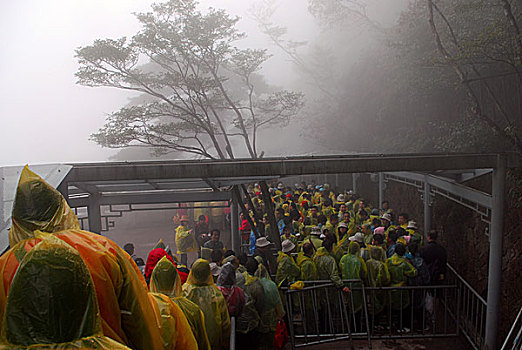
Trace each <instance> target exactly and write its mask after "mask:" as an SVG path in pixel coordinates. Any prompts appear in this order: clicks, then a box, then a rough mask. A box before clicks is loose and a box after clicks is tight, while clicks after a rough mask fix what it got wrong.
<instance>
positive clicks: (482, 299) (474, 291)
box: [446, 263, 488, 305]
mask: <svg viewBox="0 0 522 350" xmlns="http://www.w3.org/2000/svg"><path fill="white" fill-rule="evenodd" d="M446 266H447V267H448V268H449V269H450V270H451V272H453V273H454V274H455V277H457V278H458V280H459V281H460V282H461V283H463V284H464V285H465V286H466V287H467V288H468V289H469V290H470V291H471V292H472V293H473V294H474V295H475V296H476V297H477V299H478V300H480V301H481V302H482V303H483V304H484V305H487V303H488V302H487V301H486V300H484V298H483V297H482V296H481V295H480V294H479V293H478V292H477V291H476V290H475V289H474V288H473V287H472V286H471V285H470V284H469V283H468V282H466V280H465V279H464V278H463V277H462V276H461V275H459V273H458V272H457V271H456V270H455V269H454V268H453V266H451V265H450V264H449V263H447V264H446Z"/></svg>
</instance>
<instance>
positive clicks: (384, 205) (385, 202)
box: [382, 201, 390, 210]
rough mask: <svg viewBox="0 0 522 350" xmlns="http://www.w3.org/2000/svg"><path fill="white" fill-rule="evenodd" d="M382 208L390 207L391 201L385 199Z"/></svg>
mask: <svg viewBox="0 0 522 350" xmlns="http://www.w3.org/2000/svg"><path fill="white" fill-rule="evenodd" d="M382 209H383V210H388V209H390V202H388V201H383V202H382Z"/></svg>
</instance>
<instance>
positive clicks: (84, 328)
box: [0, 234, 129, 350]
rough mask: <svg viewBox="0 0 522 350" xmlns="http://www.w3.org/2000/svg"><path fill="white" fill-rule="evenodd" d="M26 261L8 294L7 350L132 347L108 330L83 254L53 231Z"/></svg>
mask: <svg viewBox="0 0 522 350" xmlns="http://www.w3.org/2000/svg"><path fill="white" fill-rule="evenodd" d="M41 237H42V238H43V240H42V241H41V242H40V243H39V244H37V245H36V246H35V247H34V248H33V249H32V250H31V251H30V252H28V253H27V254H25V256H24V257H23V259H22V260H21V262H20V267H19V268H18V271H17V273H16V276H15V278H14V279H13V283H12V285H11V290H10V291H9V295H8V298H7V306H6V312H5V319H4V322H3V324H2V331H1V334H2V340H1V342H0V348H1V349H13V350H14V349H116V350H123V349H129V348H128V347H126V346H125V345H122V344H120V343H117V342H115V341H114V340H112V339H111V338H108V337H106V336H104V335H103V334H102V328H101V319H100V315H99V309H98V301H97V298H96V294H95V291H94V284H93V281H92V278H91V275H90V273H89V270H88V269H87V267H86V266H85V263H84V262H83V260H82V258H81V256H80V255H79V254H78V252H76V251H75V250H74V249H72V247H71V246H69V245H68V244H66V243H64V242H63V241H61V240H58V239H56V238H54V237H52V236H50V235H48V234H41Z"/></svg>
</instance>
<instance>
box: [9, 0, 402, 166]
mask: <svg viewBox="0 0 522 350" xmlns="http://www.w3.org/2000/svg"><path fill="white" fill-rule="evenodd" d="M261 1H264V3H265V4H272V5H273V6H275V7H276V8H277V10H276V12H275V14H274V16H273V18H272V21H273V22H274V23H275V24H276V25H281V26H284V27H286V28H288V34H287V38H289V39H291V40H295V41H307V42H308V44H307V45H304V46H303V47H301V48H300V49H299V50H300V51H299V53H300V54H302V55H303V57H304V56H307V55H308V57H309V59H310V60H313V58H314V57H319V58H320V59H321V60H323V62H322V64H323V65H325V66H326V67H325V69H326V68H328V69H330V70H331V72H330V73H329V74H333V75H335V76H342V77H345V78H344V80H340V81H339V82H338V84H340V85H339V86H335V84H336V82H334V81H332V83H331V84H330V86H329V87H328V88H329V89H331V90H332V91H336V93H337V91H339V90H342V89H344V88H346V84H348V83H346V82H347V81H348V82H349V84H359V83H360V82H359V81H355V80H354V81H351V80H350V78H349V77H350V74H352V73H351V69H352V66H353V65H354V64H356V63H357V62H358V61H360V60H361V58H363V57H365V55H366V54H367V51H368V50H369V49H370V48H374V47H375V46H378V45H379V44H380V43H379V42H378V41H376V39H375V38H376V37H379V35H380V36H382V33H380V34H379V33H377V34H376V33H375V31H372V30H371V29H370V28H368V26H365V25H364V23H360V22H354V23H340V24H339V23H337V24H333V25H332V26H331V27H330V28H326V29H325V26H322V27H321V26H320V25H318V20H317V19H316V18H315V19H314V17H312V15H311V14H310V13H309V11H308V8H307V2H306V1H302V0H291V1H290V0H285V1H283V0H279V1H277V0H274V1H266V0H248V1H236V0H219V1H218V0H204V1H200V4H201V8H207V7H208V6H212V7H215V8H224V9H226V10H227V11H228V12H229V13H230V14H232V15H238V16H240V17H241V18H242V19H241V20H240V22H239V23H238V29H239V30H241V31H244V32H246V33H247V34H248V37H247V38H246V39H245V40H243V41H241V42H240V43H238V45H239V46H241V47H253V48H266V49H268V50H269V52H270V54H272V55H273V57H272V58H271V59H269V60H268V61H267V62H266V63H265V64H264V66H263V70H262V71H261V73H262V74H263V75H264V76H265V79H266V81H267V82H268V83H270V84H273V85H276V86H279V87H281V88H287V89H293V90H296V91H302V92H304V93H305V98H306V107H305V108H304V109H303V110H302V111H301V112H300V113H299V115H298V116H297V117H296V118H295V119H294V120H292V122H291V123H290V125H288V126H286V127H275V128H272V129H269V130H265V131H263V132H260V142H259V143H260V148H261V149H263V150H265V151H266V154H267V155H272V156H277V155H291V154H320V153H322V154H325V153H341V152H349V151H350V149H349V148H348V149H347V147H345V146H344V145H343V144H338V145H336V144H335V143H334V144H332V143H328V142H324V138H325V135H324V133H325V130H328V129H329V128H330V129H335V125H336V124H335V123H336V120H335V118H334V119H333V121H328V120H326V119H324V118H323V116H328V115H330V114H329V113H330V112H328V111H326V109H328V108H332V112H331V115H332V116H334V115H339V116H341V117H342V118H345V119H346V118H348V119H349V116H350V112H348V111H350V110H351V108H352V106H351V105H346V104H343V103H344V102H343V103H341V104H338V105H337V106H334V103H328V102H325V99H324V96H322V95H321V93H320V92H319V93H318V86H317V85H316V84H314V82H313V80H311V79H310V78H309V77H306V76H304V75H303V72H302V71H300V70H299V68H298V67H296V66H295V64H294V63H293V62H292V61H291V59H290V58H289V57H288V55H286V54H285V53H284V52H282V51H281V50H280V49H278V48H277V47H276V46H275V45H274V43H273V42H272V41H270V40H269V39H268V37H267V36H266V35H265V34H264V33H262V32H261V30H260V29H259V27H258V23H257V22H256V21H255V20H254V19H253V18H252V16H251V14H250V13H251V10H252V8H253V6H254V5H256V4H257V5H259V3H261ZM408 2H409V1H407V0H401V1H392V2H390V1H384V2H383V1H377V0H368V1H367V5H368V7H367V13H368V17H370V18H372V20H374V21H375V22H376V23H379V25H382V26H383V27H389V26H391V25H393V24H394V23H395V22H396V21H397V19H398V18H399V14H400V12H401V10H403V9H404V8H405V7H406V5H407V4H408ZM151 3H152V1H149V0H139V1H138V0H111V1H102V0H93V1H88V2H79V1H66V0H47V1H38V0H20V1H11V2H8V1H4V2H2V3H1V4H0V42H2V44H3V45H2V53H1V55H0V76H1V80H0V117H1V118H2V126H3V130H2V136H3V137H2V138H1V139H0V147H2V150H3V151H2V152H1V154H0V165H19V164H24V163H33V164H34V163H53V162H56V163H66V162H92V161H107V160H108V159H110V157H114V156H115V155H116V154H117V152H118V151H117V150H112V149H104V148H102V147H100V146H98V145H97V144H96V143H95V142H93V141H91V140H89V136H90V135H91V134H92V133H93V132H96V131H97V130H98V129H99V128H100V127H101V126H102V125H103V124H104V120H105V117H106V115H107V114H108V113H111V112H114V111H116V110H118V109H119V108H121V107H122V106H124V105H125V104H127V103H128V102H129V98H131V97H132V96H135V95H133V94H131V93H128V92H123V91H118V90H117V89H111V88H89V87H85V86H80V85H77V84H76V83H75V82H76V77H75V76H74V73H75V72H76V71H77V70H78V62H77V60H76V58H75V57H74V54H75V49H76V48H78V47H81V46H86V45H90V44H91V43H92V42H93V41H94V40H95V39H104V38H119V37H121V36H128V37H130V36H132V35H133V34H135V33H136V32H137V31H138V30H139V29H140V25H139V23H138V21H137V20H136V18H135V17H134V15H133V14H132V13H133V12H146V11H148V10H149V9H150V4H151ZM336 25H337V26H338V28H343V29H342V30H340V31H336V29H335V26H336ZM314 55H315V56H314ZM327 56H332V61H331V65H330V64H329V63H328V62H329V61H328V60H326V57H327ZM324 60H326V61H324ZM325 62H326V63H327V64H324V63H325ZM328 66H330V67H328ZM352 95H353V94H352ZM336 98H337V100H339V99H340V100H341V101H345V100H346V98H345V96H341V95H339V96H337V97H336ZM321 103H322V104H321ZM364 103H370V104H374V103H375V101H366V102H364ZM340 111H341V112H340ZM318 116H319V118H318ZM314 117H315V119H314ZM322 123H324V125H322ZM328 123H332V124H330V125H328ZM353 125H357V124H353ZM352 131H353V130H352ZM321 133H322V134H321ZM319 134H321V135H319ZM319 136H320V137H319ZM332 137H333V138H335V137H338V136H336V135H335V133H334V134H332ZM326 138H328V136H327V137H326ZM321 139H323V141H321ZM275 141H280V142H275ZM356 151H359V150H356ZM239 155H243V154H241V152H240V153H239ZM244 155H246V154H244ZM140 157H147V153H144V155H141V156H140ZM130 158H132V157H130ZM138 158H139V157H138Z"/></svg>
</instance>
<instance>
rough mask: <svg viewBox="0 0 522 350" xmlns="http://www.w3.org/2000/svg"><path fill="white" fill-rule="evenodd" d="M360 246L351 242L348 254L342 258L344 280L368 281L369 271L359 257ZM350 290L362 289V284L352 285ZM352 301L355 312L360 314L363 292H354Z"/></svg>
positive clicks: (340, 266)
mask: <svg viewBox="0 0 522 350" xmlns="http://www.w3.org/2000/svg"><path fill="white" fill-rule="evenodd" d="M359 250H360V248H359V244H358V243H357V242H350V246H349V247H348V254H346V255H344V256H343V257H342V258H341V262H340V263H339V268H340V270H341V275H342V277H343V280H351V279H360V280H362V281H366V276H367V274H368V271H367V270H366V264H365V263H364V260H363V259H362V258H361V257H360V256H359ZM348 287H349V288H350V289H352V288H354V287H362V285H361V283H350V284H349V285H348ZM350 300H353V312H358V311H359V310H361V308H362V302H363V297H362V290H353V291H352V296H351V298H350Z"/></svg>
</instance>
